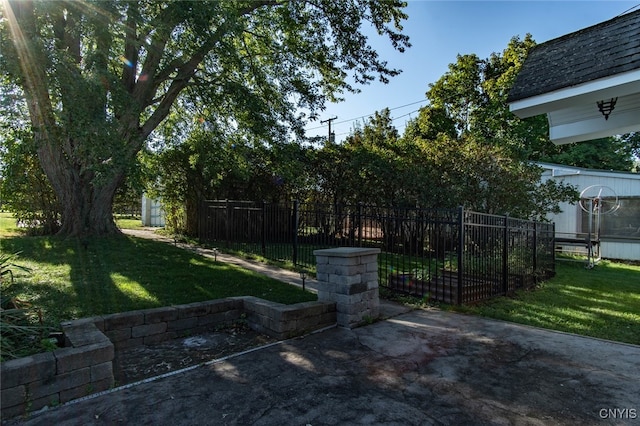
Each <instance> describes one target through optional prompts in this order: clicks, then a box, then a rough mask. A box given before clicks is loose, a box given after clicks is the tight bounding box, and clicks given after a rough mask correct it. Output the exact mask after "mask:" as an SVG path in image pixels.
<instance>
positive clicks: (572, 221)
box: [538, 163, 640, 260]
mask: <svg viewBox="0 0 640 426" xmlns="http://www.w3.org/2000/svg"><path fill="white" fill-rule="evenodd" d="M538 165H539V166H541V167H543V168H544V172H543V174H542V180H543V181H545V180H548V179H553V180H556V181H559V182H564V183H568V184H571V185H574V186H576V187H577V189H578V191H579V192H582V191H583V190H584V189H585V188H587V187H589V186H591V185H602V186H608V187H609V188H611V189H613V191H614V192H615V193H616V195H618V197H640V174H636V173H622V172H608V171H604V170H590V169H582V168H578V167H570V166H562V165H557V164H548V163H538ZM560 208H561V209H562V213H560V214H557V215H549V216H548V219H549V220H551V221H553V222H555V224H556V233H558V234H568V233H574V232H578V230H579V229H580V226H579V220H580V216H581V209H580V206H579V205H577V204H575V205H571V204H569V203H561V204H560ZM600 252H601V255H602V257H603V258H609V259H625V260H640V240H639V241H635V242H634V241H632V242H618V241H602V243H601V250H600Z"/></svg>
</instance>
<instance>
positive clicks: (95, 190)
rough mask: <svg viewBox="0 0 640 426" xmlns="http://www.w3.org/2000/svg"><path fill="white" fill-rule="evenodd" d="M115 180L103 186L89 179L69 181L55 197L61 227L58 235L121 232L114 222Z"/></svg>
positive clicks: (116, 180) (116, 181)
mask: <svg viewBox="0 0 640 426" xmlns="http://www.w3.org/2000/svg"><path fill="white" fill-rule="evenodd" d="M117 183H118V179H117V178H115V177H114V178H112V179H110V181H109V182H107V183H106V184H103V185H95V184H93V183H92V182H91V181H90V180H89V179H87V178H86V177H85V178H82V179H80V180H79V181H73V180H72V181H71V182H69V184H68V185H65V191H64V193H62V194H58V197H59V198H60V199H61V200H62V206H63V207H62V227H61V228H60V231H59V232H58V234H59V235H60V234H61V235H70V236H86V235H108V234H116V233H119V232H120V231H119V230H118V228H117V227H116V224H115V222H114V220H113V197H114V195H115V191H116V189H117V187H118V185H117Z"/></svg>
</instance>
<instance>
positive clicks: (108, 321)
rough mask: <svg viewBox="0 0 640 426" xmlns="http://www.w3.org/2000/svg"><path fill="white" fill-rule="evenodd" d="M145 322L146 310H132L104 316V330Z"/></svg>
mask: <svg viewBox="0 0 640 426" xmlns="http://www.w3.org/2000/svg"><path fill="white" fill-rule="evenodd" d="M142 324H144V312H142V311H130V312H122V313H119V314H111V315H105V316H104V330H105V331H110V330H118V329H121V328H128V327H135V326H136V325H142Z"/></svg>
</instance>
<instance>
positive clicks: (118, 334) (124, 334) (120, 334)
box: [104, 328, 131, 343]
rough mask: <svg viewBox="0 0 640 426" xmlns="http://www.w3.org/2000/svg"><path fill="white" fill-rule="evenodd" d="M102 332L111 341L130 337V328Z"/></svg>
mask: <svg viewBox="0 0 640 426" xmlns="http://www.w3.org/2000/svg"><path fill="white" fill-rule="evenodd" d="M104 334H105V335H106V336H107V337H108V338H109V340H110V341H111V342H113V343H116V342H121V341H123V340H129V339H131V329H130V328H121V329H119V330H109V331H105V332H104Z"/></svg>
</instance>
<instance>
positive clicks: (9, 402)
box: [0, 385, 27, 409]
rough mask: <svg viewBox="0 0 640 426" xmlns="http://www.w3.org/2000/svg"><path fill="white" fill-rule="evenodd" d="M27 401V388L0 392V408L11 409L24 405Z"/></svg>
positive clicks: (22, 386) (17, 387) (15, 388)
mask: <svg viewBox="0 0 640 426" xmlns="http://www.w3.org/2000/svg"><path fill="white" fill-rule="evenodd" d="M26 400H27V388H26V387H25V386H24V385H20V386H14V387H12V388H6V389H5V388H4V386H3V388H2V390H0V407H2V409H4V407H13V406H15V405H21V404H24V403H25V402H26Z"/></svg>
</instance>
